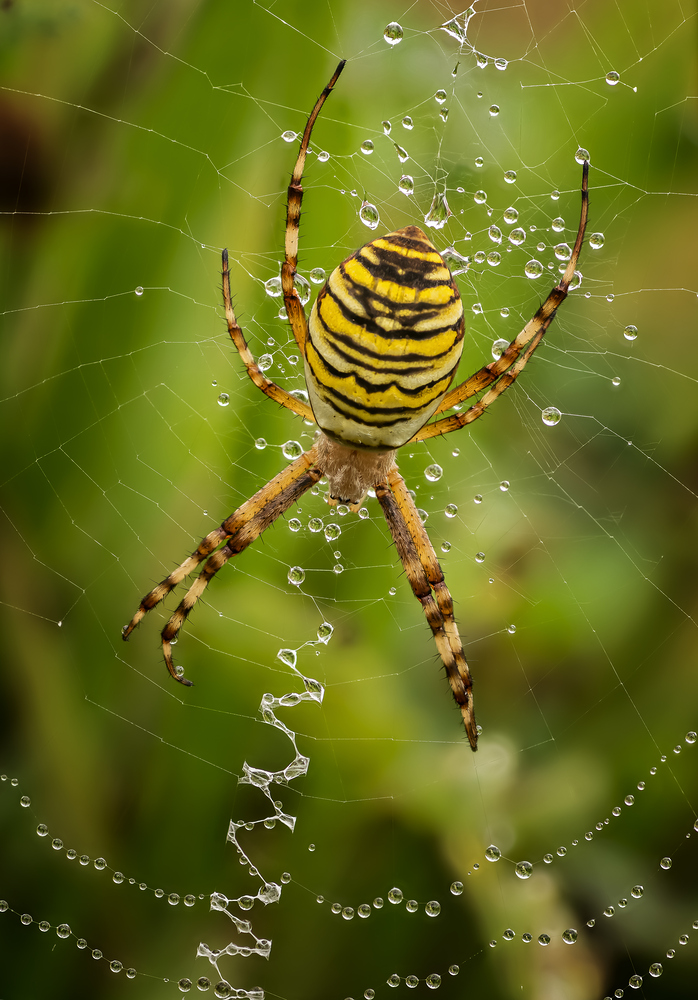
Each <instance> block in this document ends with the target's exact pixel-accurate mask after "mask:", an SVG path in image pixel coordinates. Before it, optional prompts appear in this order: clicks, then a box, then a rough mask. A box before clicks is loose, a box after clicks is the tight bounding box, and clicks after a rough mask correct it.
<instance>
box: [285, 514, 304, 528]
mask: <svg viewBox="0 0 698 1000" xmlns="http://www.w3.org/2000/svg"><path fill="white" fill-rule="evenodd" d="M288 527H289V530H290V531H300V530H301V528H302V527H303V525H302V524H301V522H300V521H299V520H298V518H297V517H292V518H291V520H290V521H289V522H288Z"/></svg>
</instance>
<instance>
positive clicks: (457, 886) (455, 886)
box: [451, 882, 463, 896]
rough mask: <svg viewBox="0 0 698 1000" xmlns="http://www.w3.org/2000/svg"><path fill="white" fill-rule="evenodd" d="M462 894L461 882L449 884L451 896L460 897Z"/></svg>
mask: <svg viewBox="0 0 698 1000" xmlns="http://www.w3.org/2000/svg"><path fill="white" fill-rule="evenodd" d="M462 892H463V883H462V882H451V893H452V895H454V896H460V894H461V893H462Z"/></svg>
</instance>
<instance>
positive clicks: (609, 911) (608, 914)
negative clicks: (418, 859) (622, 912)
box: [603, 906, 616, 917]
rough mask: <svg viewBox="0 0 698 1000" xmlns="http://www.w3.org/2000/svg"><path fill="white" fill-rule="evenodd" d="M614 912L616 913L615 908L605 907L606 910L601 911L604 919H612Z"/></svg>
mask: <svg viewBox="0 0 698 1000" xmlns="http://www.w3.org/2000/svg"><path fill="white" fill-rule="evenodd" d="M615 912H616V908H615V906H607V907H606V909H605V910H604V911H603V915H604V917H612V916H613V914H614V913H615Z"/></svg>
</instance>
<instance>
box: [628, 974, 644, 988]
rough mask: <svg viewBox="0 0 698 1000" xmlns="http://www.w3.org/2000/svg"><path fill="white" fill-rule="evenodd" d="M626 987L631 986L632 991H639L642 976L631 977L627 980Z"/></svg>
mask: <svg viewBox="0 0 698 1000" xmlns="http://www.w3.org/2000/svg"><path fill="white" fill-rule="evenodd" d="M628 986H632V988H633V989H634V990H639V989H640V987H641V986H642V976H631V977H630V979H629V980H628Z"/></svg>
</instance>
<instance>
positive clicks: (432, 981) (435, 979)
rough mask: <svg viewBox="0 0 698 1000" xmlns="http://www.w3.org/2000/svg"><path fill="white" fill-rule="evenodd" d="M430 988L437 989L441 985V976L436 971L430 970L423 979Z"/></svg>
mask: <svg viewBox="0 0 698 1000" xmlns="http://www.w3.org/2000/svg"><path fill="white" fill-rule="evenodd" d="M424 982H425V983H426V984H427V986H428V987H429V989H430V990H438V988H439V986H441V976H440V975H439V974H438V973H437V972H431V973H429V975H428V976H427V978H426V979H425V980H424Z"/></svg>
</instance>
